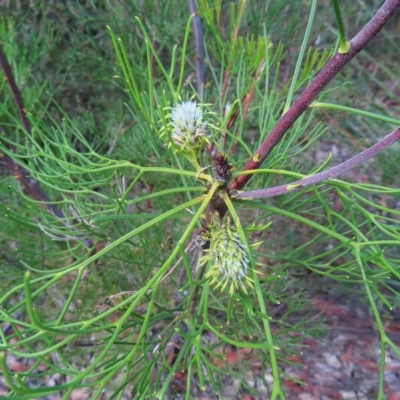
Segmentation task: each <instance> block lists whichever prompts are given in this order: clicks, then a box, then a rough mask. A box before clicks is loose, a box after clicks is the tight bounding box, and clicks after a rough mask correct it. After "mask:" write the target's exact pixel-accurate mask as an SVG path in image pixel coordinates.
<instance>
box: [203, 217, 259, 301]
mask: <svg viewBox="0 0 400 400" xmlns="http://www.w3.org/2000/svg"><path fill="white" fill-rule="evenodd" d="M207 236H208V237H207V239H208V240H210V248H209V249H208V250H204V252H205V253H206V254H205V255H204V256H203V257H202V258H201V259H200V263H201V265H204V264H205V263H206V262H208V261H211V263H210V264H211V266H210V269H209V270H208V271H207V273H206V275H205V277H206V278H208V279H210V284H211V285H213V284H215V283H217V284H216V286H215V288H216V289H217V288H221V291H223V290H224V289H225V288H226V287H229V294H231V295H232V294H233V293H234V291H235V290H238V289H239V287H240V288H242V289H243V291H244V292H245V293H247V288H246V286H249V287H251V288H253V289H254V287H253V282H254V281H253V279H252V278H250V277H249V276H248V275H249V272H250V271H251V268H250V261H249V259H248V257H247V252H246V247H245V246H244V244H243V243H242V240H241V239H240V236H239V234H238V233H237V231H236V229H235V228H232V227H231V226H230V221H229V219H228V221H227V223H226V224H225V225H218V224H213V225H211V226H210V232H209V233H208V235H207Z"/></svg>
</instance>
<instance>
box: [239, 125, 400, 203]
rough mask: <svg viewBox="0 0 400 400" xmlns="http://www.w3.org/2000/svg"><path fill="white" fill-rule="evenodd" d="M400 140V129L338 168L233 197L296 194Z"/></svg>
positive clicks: (344, 170)
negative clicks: (295, 192) (286, 183)
mask: <svg viewBox="0 0 400 400" xmlns="http://www.w3.org/2000/svg"><path fill="white" fill-rule="evenodd" d="M399 139H400V128H397V129H396V130H395V131H394V132H392V133H391V134H389V135H387V136H385V137H384V138H383V139H382V140H380V141H379V142H378V143H376V144H374V145H373V146H371V147H370V148H369V149H367V150H364V151H363V152H361V153H360V154H358V155H356V156H355V157H353V158H351V159H350V160H347V161H345V162H343V163H341V164H339V165H337V166H336V167H333V168H330V169H328V170H326V171H322V172H320V173H318V174H315V175H311V176H308V177H306V178H303V179H300V180H299V181H296V182H292V183H290V184H288V185H281V186H275V187H272V188H267V189H260V190H251V191H249V192H243V193H240V194H238V195H234V196H233V197H234V198H236V199H261V198H266V197H275V196H281V195H283V194H287V193H289V192H294V191H297V190H300V189H304V188H306V187H308V186H312V185H317V184H318V183H321V182H323V181H326V180H328V179H332V178H334V177H336V176H337V175H340V174H343V173H344V172H346V171H348V170H350V169H352V168H355V167H357V166H358V165H360V164H362V163H363V162H365V161H367V160H368V159H370V158H371V157H374V156H375V155H377V154H378V153H380V152H381V151H383V150H385V149H386V148H387V147H389V146H391V145H392V144H393V143H394V142H396V141H397V140H399Z"/></svg>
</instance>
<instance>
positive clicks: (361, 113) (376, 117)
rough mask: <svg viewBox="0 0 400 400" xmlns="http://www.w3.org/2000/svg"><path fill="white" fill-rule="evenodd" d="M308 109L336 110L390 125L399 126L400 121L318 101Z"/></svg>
mask: <svg viewBox="0 0 400 400" xmlns="http://www.w3.org/2000/svg"><path fill="white" fill-rule="evenodd" d="M310 107H315V108H327V109H331V110H338V111H346V112H348V113H351V114H357V115H363V116H365V117H369V118H372V119H375V120H377V121H384V122H389V123H390V124H394V125H400V119H398V118H393V117H386V116H385V115H379V114H375V113H371V112H369V111H364V110H358V109H357V108H352V107H346V106H341V105H340V104H330V103H321V102H319V101H315V102H314V103H312V104H311V105H310Z"/></svg>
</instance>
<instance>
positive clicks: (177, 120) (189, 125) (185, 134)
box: [170, 101, 208, 151]
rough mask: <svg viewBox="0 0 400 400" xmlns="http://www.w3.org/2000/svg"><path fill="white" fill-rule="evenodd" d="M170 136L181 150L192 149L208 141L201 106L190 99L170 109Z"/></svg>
mask: <svg viewBox="0 0 400 400" xmlns="http://www.w3.org/2000/svg"><path fill="white" fill-rule="evenodd" d="M171 119H172V121H171V124H170V125H171V128H172V134H171V138H172V140H173V141H174V143H175V144H176V145H177V146H179V148H180V149H181V150H189V151H191V150H194V149H195V148H198V147H200V148H201V147H203V145H204V143H205V142H208V135H207V133H208V132H207V122H203V112H202V110H201V108H200V107H199V106H198V105H197V104H196V103H194V102H192V101H186V102H184V103H180V104H178V105H177V107H176V108H174V109H173V110H172V114H171Z"/></svg>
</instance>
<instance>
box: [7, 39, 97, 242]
mask: <svg viewBox="0 0 400 400" xmlns="http://www.w3.org/2000/svg"><path fill="white" fill-rule="evenodd" d="M0 66H1V68H2V69H3V71H4V75H5V79H6V81H7V83H8V85H9V87H10V90H11V93H12V96H13V98H14V102H15V105H16V107H17V110H18V114H19V116H20V118H21V121H22V126H23V127H24V129H25V131H26V133H27V134H28V135H30V134H31V133H32V129H31V124H30V122H29V119H28V118H27V116H26V114H25V107H24V101H23V99H22V96H21V92H20V91H19V89H18V86H17V84H16V82H15V79H14V74H13V73H12V69H11V66H10V64H9V62H8V60H7V57H6V55H5V53H4V51H3V49H2V47H1V46H0ZM11 151H14V150H13V149H11ZM0 159H1V160H2V161H3V163H4V165H5V166H6V168H7V169H8V171H9V173H10V174H12V175H14V177H15V178H16V179H17V180H18V181H19V182H20V183H21V185H22V187H23V189H24V192H25V193H26V194H27V195H28V196H30V197H32V198H33V199H34V200H36V201H40V202H43V207H44V208H45V209H46V210H47V211H48V212H49V213H50V214H53V215H54V216H55V217H57V218H59V219H60V220H65V219H66V216H65V214H64V213H63V212H62V211H61V210H60V208H59V207H57V206H56V205H55V204H51V203H50V198H49V196H48V195H47V194H46V193H45V191H44V190H43V189H42V188H41V186H40V183H39V182H38V181H37V180H36V179H34V178H32V177H31V176H30V173H29V171H28V170H26V169H25V168H24V167H22V166H21V165H19V164H18V163H16V162H15V161H14V160H13V159H12V158H11V157H10V156H8V155H7V154H5V153H3V152H0ZM76 238H77V239H85V241H84V243H85V245H86V246H87V247H93V242H92V241H91V240H90V239H88V238H85V237H84V235H81V234H78V235H76Z"/></svg>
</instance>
